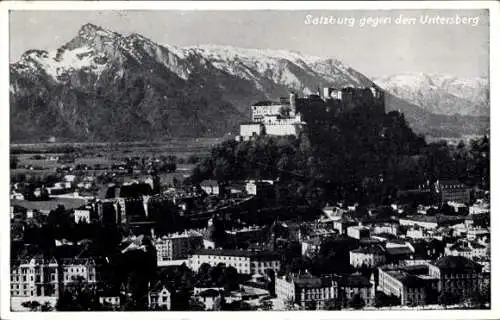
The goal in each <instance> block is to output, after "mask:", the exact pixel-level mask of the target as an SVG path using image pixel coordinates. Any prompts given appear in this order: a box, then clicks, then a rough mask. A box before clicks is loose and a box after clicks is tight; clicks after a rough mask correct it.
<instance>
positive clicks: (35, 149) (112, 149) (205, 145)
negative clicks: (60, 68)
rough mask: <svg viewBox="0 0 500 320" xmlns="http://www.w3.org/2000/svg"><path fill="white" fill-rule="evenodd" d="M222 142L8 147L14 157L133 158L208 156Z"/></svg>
mask: <svg viewBox="0 0 500 320" xmlns="http://www.w3.org/2000/svg"><path fill="white" fill-rule="evenodd" d="M223 140H224V139H223V138H177V139H169V140H165V141H161V142H142V141H139V142H121V143H106V142H98V143H36V144H11V145H10V149H11V153H13V154H36V153H41V154H54V153H58V154H60V153H71V152H78V153H83V154H86V153H91V154H99V153H101V155H106V154H110V153H111V154H127V155H129V156H135V155H149V154H152V155H161V154H175V155H179V156H181V155H189V154H198V153H207V152H209V151H210V149H211V148H212V147H213V146H214V145H216V144H218V143H220V142H222V141H223Z"/></svg>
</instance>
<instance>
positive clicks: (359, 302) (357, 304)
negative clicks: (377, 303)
mask: <svg viewBox="0 0 500 320" xmlns="http://www.w3.org/2000/svg"><path fill="white" fill-rule="evenodd" d="M364 306H365V301H364V300H363V298H361V295H360V294H359V293H356V294H355V295H353V296H352V298H351V300H349V307H350V308H354V309H362V308H363V307H364Z"/></svg>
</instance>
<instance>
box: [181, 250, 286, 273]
mask: <svg viewBox="0 0 500 320" xmlns="http://www.w3.org/2000/svg"><path fill="white" fill-rule="evenodd" d="M204 263H208V264H209V265H211V266H217V265H218V264H219V263H223V264H225V265H226V266H227V267H234V268H235V269H236V270H237V271H238V273H240V274H257V273H258V274H262V275H264V274H265V272H266V270H273V271H274V272H275V273H277V272H278V271H279V270H280V266H281V256H280V255H278V254H277V253H275V252H269V251H248V250H225V249H200V250H197V251H196V252H195V253H193V255H192V256H191V257H190V258H189V266H190V267H191V269H192V270H193V271H194V272H198V269H199V268H200V266H201V265H202V264H204Z"/></svg>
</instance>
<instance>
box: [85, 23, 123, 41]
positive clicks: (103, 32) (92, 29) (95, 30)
mask: <svg viewBox="0 0 500 320" xmlns="http://www.w3.org/2000/svg"><path fill="white" fill-rule="evenodd" d="M78 35H79V36H80V37H82V38H87V39H93V38H95V37H96V36H99V37H104V38H116V37H120V34H118V33H116V32H113V31H110V30H107V29H104V28H101V27H99V26H96V25H94V24H92V23H86V24H84V25H83V26H82V27H81V28H80V30H79V31H78Z"/></svg>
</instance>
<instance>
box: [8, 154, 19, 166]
mask: <svg viewBox="0 0 500 320" xmlns="http://www.w3.org/2000/svg"><path fill="white" fill-rule="evenodd" d="M18 165H19V157H17V156H10V168H11V169H17V166H18Z"/></svg>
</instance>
